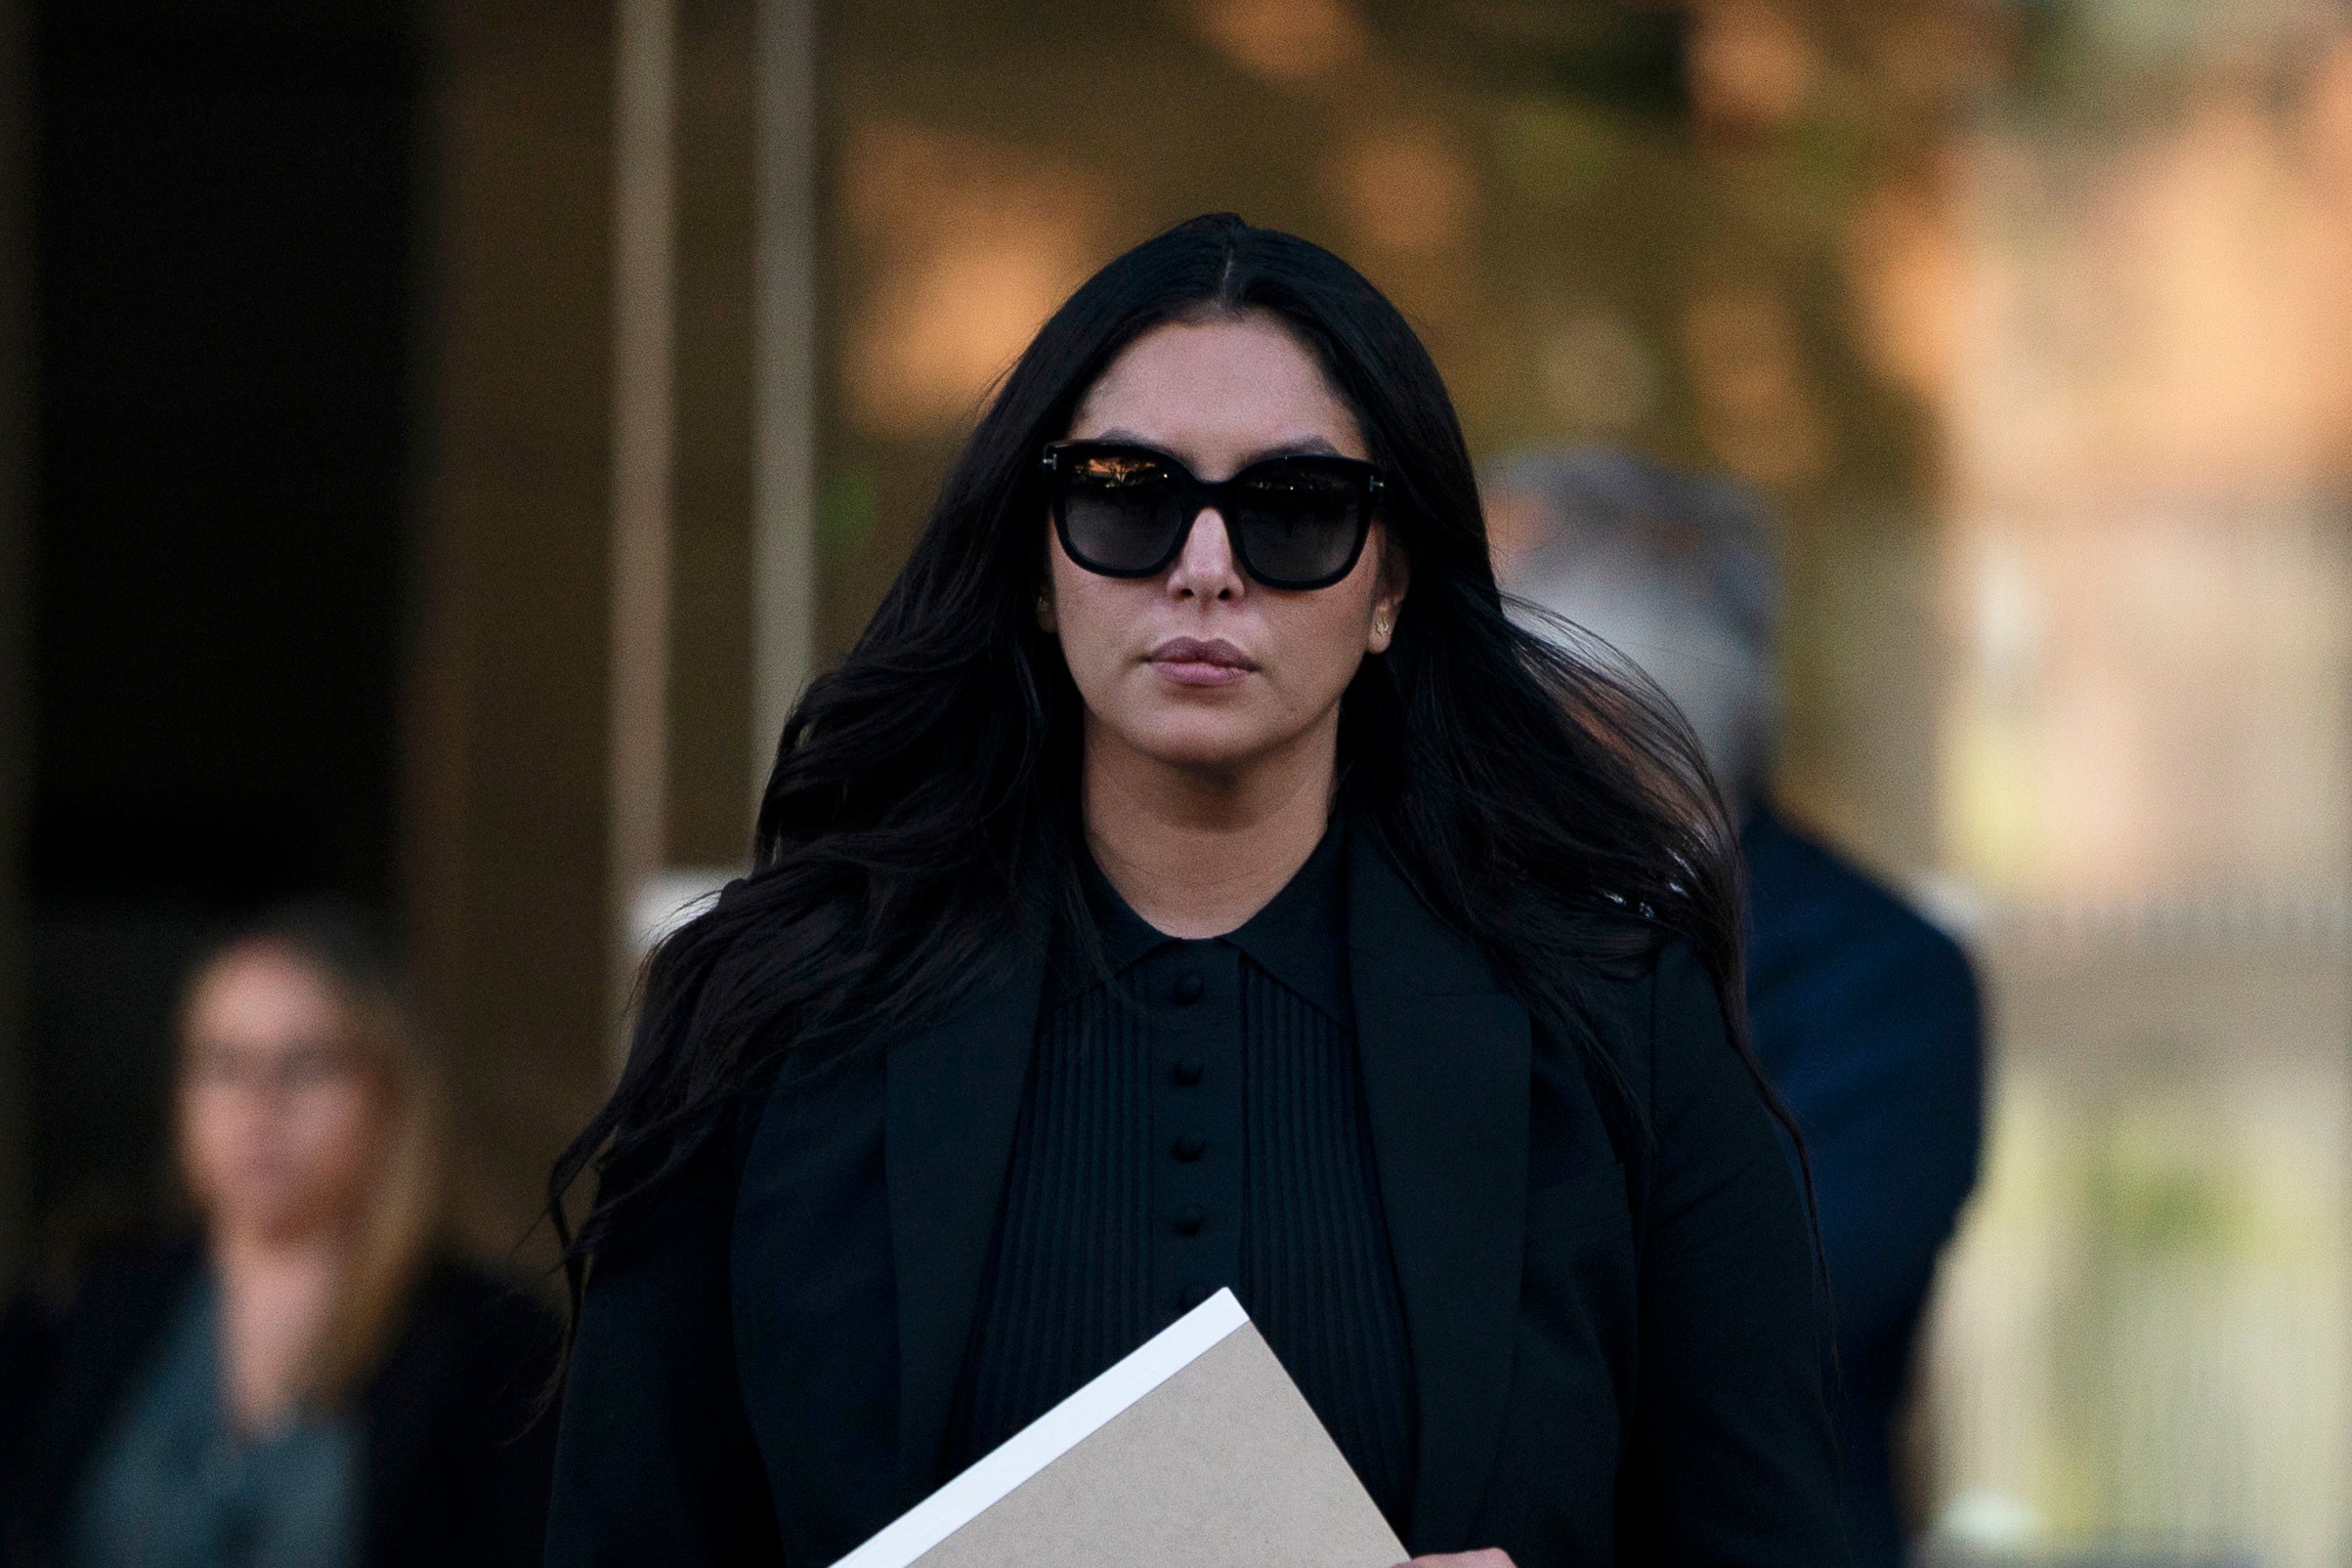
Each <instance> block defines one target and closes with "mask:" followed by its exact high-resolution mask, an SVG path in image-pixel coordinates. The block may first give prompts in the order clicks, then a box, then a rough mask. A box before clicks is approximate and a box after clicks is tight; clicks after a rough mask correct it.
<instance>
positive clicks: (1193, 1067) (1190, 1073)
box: [1168, 1056, 1209, 1088]
mask: <svg viewBox="0 0 2352 1568" xmlns="http://www.w3.org/2000/svg"><path fill="white" fill-rule="evenodd" d="M1208 1071H1209V1064H1208V1063H1207V1062H1204V1061H1202V1060H1201V1059H1200V1058H1199V1057H1197V1056H1187V1057H1185V1058H1184V1059H1183V1060H1182V1061H1180V1062H1178V1063H1176V1067H1175V1068H1174V1070H1172V1071H1171V1072H1170V1073H1169V1075H1168V1076H1169V1077H1171V1078H1173V1079H1175V1080H1176V1081H1177V1082H1178V1083H1180V1084H1182V1085H1183V1086H1184V1087H1185V1088H1190V1087H1192V1085H1193V1084H1195V1083H1198V1082H1199V1081H1201V1075H1202V1074H1203V1073H1206V1072H1208Z"/></svg>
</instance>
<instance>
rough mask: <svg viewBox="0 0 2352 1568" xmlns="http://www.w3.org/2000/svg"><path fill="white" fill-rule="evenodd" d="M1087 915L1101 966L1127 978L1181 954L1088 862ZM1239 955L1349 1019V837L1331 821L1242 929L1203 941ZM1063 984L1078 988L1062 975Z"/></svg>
mask: <svg viewBox="0 0 2352 1568" xmlns="http://www.w3.org/2000/svg"><path fill="white" fill-rule="evenodd" d="M1081 874H1082V877H1083V879H1084V882H1085V887H1086V898H1087V908H1088V909H1089V911H1091V913H1092V914H1093V917H1094V929H1095V931H1096V933H1097V934H1098V935H1099V936H1100V938H1101V940H1102V956H1103V960H1104V961H1105V962H1106V963H1107V964H1108V965H1109V967H1110V971H1111V973H1112V974H1114V975H1117V974H1124V973H1125V972H1126V971H1127V970H1128V969H1130V968H1132V967H1133V965H1135V964H1137V963H1139V962H1141V961H1142V960H1143V959H1145V958H1147V957H1149V956H1150V955H1151V954H1154V953H1156V952H1158V951H1159V950H1160V949H1162V948H1166V947H1175V946H1180V945H1181V944H1182V941H1183V939H1182V938H1179V937H1172V936H1170V935H1169V934H1168V933H1167V932H1165V931H1162V930H1160V929H1159V928H1158V927H1156V926H1154V925H1153V924H1152V923H1151V922H1150V921H1148V920H1146V919H1144V918H1143V916H1141V915H1140V914H1137V913H1136V912H1135V911H1134V910H1133V908H1132V907H1131V906H1130V905H1129V904H1128V902H1127V900H1126V899H1124V898H1122V897H1121V896H1120V894H1119V890H1118V889H1117V888H1115V887H1113V886H1112V885H1111V881H1110V878H1109V877H1107V876H1105V875H1103V874H1102V870H1101V869H1100V868H1099V867H1097V866H1096V865H1095V864H1094V858H1093V857H1092V856H1091V855H1089V856H1087V857H1086V858H1085V860H1084V861H1083V863H1082V865H1081ZM1207 940H1209V941H1214V942H1222V943H1225V944H1226V945H1228V946H1230V947H1233V948H1236V949H1238V950H1240V951H1241V953H1243V954H1245V955H1247V956H1248V957H1249V959H1250V961H1251V962H1253V963H1255V964H1257V965H1258V967H1260V968H1261V969H1263V970H1264V971H1265V972H1266V973H1267V974H1269V975H1271V976H1273V978H1274V979H1275V980H1277V981H1279V982H1280V983H1281V984H1282V985H1284V986H1285V987H1287V988H1289V989H1290V990H1292V991H1294V992H1297V993H1298V994H1299V995H1300V996H1303V997H1304V998H1305V999H1306V1000H1307V1001H1308V1002H1310V1003H1312V1004H1313V1005H1314V1006H1316V1007H1317V1008H1320V1009H1321V1010H1322V1011H1323V1012H1325V1013H1327V1014H1328V1015H1330V1016H1331V1017H1332V1018H1333V1019H1334V1020H1337V1021H1338V1022H1341V1023H1346V1022H1347V1021H1348V1020H1349V1018H1350V1017H1351V1016H1352V1013H1353V1010H1354V1009H1353V1006H1352V1002H1351V998H1350V997H1349V995H1348V987H1347V825H1346V823H1345V822H1344V821H1343V820H1342V819H1341V818H1339V817H1334V818H1333V819H1332V821H1331V825H1330V826H1328V827H1326V828H1325V829H1324V830H1323V837H1322V839H1321V841H1320V842H1318V843H1317V844H1316V845H1315V847H1314V852H1313V853H1312V854H1310V855H1308V856H1307V857H1306V863H1305V864H1304V866H1301V867H1300V868H1299V869H1298V871H1297V872H1296V873H1295V874H1293V875H1292V877H1291V879H1290V880H1289V881H1288V882H1285V883H1284V884H1283V886H1282V891H1281V892H1279V893H1276V894H1275V895H1274V896H1273V898H1272V899H1271V900H1269V901H1268V902H1267V903H1266V906H1265V908H1263V909H1262V910H1260V911H1258V912H1257V913H1256V914H1253V915H1251V916H1250V917H1249V919H1247V920H1245V921H1244V922H1242V924H1241V926H1240V927H1239V928H1238V929H1236V930H1233V931H1229V932H1227V933H1226V934H1225V935H1223V936H1221V937H1212V938H1209V939H1207ZM1065 974H1066V976H1067V979H1069V980H1074V981H1080V983H1081V984H1082V985H1083V980H1082V979H1081V977H1080V976H1079V975H1077V974H1075V973H1070V972H1068V971H1065Z"/></svg>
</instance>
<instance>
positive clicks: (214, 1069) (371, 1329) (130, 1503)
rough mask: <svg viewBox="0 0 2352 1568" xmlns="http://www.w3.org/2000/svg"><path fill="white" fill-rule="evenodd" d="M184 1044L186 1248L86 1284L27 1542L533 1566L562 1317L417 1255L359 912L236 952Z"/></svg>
mask: <svg viewBox="0 0 2352 1568" xmlns="http://www.w3.org/2000/svg"><path fill="white" fill-rule="evenodd" d="M179 1036H180V1041H179V1043H180V1058H179V1078H178V1084H177V1090H176V1095H175V1099H176V1118H177V1123H178V1135H179V1136H178V1143H179V1166H180V1172H181V1175H182V1177H183V1178H184V1181H185V1185H186V1188H187V1193H188V1197H189V1198H190V1200H191V1201H192V1207H193V1208H194V1211H195V1213H196V1215H197V1216H198V1218H199V1220H200V1233H201V1234H200V1239H199V1240H197V1241H195V1242H193V1243H190V1244H184V1245H181V1246H176V1247H168V1248H163V1249H157V1250H139V1251H134V1252H126V1253H124V1254H122V1255H118V1256H116V1257H114V1258H112V1259H110V1260H108V1261H107V1263H106V1264H105V1265H103V1266H101V1267H100V1268H98V1269H97V1270H95V1271H94V1272H93V1273H92V1275H91V1277H90V1278H89V1279H88V1280H87V1281H86V1282H85V1283H84V1285H83V1288H82V1289H81V1291H80V1292H79V1293H78V1296H77V1298H76V1299H75V1301H74V1303H73V1305H72V1308H71V1310H70V1311H69V1312H68V1313H67V1314H66V1316H65V1318H64V1322H63V1323H62V1325H61V1327H60V1332H59V1334H58V1335H57V1339H56V1344H55V1348H54V1351H53V1353H52V1355H51V1357H50V1358H49V1359H50V1362H51V1365H50V1367H49V1369H48V1376H47V1377H46V1378H45V1379H44V1380H45V1382H46V1383H47V1385H48V1386H47V1389H46V1392H45V1397H44V1398H43V1400H42V1404H43V1406H44V1409H43V1410H42V1411H41V1414H40V1418H39V1434H38V1437H37V1439H36V1441H35V1444H34V1452H35V1456H36V1457H35V1460H34V1464H33V1469H32V1472H31V1478H30V1481H29V1484H28V1485H27V1486H26V1487H25V1489H24V1491H25V1497H24V1499H23V1502H24V1504H26V1508H25V1513H24V1516H23V1517H22V1518H21V1520H20V1521H19V1532H18V1544H19V1545H20V1546H21V1547H22V1548H24V1550H25V1552H26V1554H27V1555H28V1556H30V1557H32V1558H33V1559H34V1560H36V1561H45V1562H54V1563H58V1564H62V1565H70V1568H112V1565H117V1564H120V1565H130V1564H141V1565H146V1564H172V1565H190V1568H192V1565H198V1564H208V1563H219V1564H223V1565H228V1564H242V1563H253V1564H288V1565H293V1564H301V1565H304V1568H337V1565H350V1568H377V1565H388V1564H408V1563H414V1564H426V1563H432V1564H442V1563H452V1562H454V1563H480V1564H514V1565H517V1568H521V1565H523V1564H527V1563H532V1562H535V1561H536V1560H537V1558H538V1555H539V1548H540V1530H541V1524H542V1519H543V1512H544V1508H545V1503H546V1495H547V1473H548V1467H549V1464H550V1462H551V1459H552V1450H553V1442H552V1432H551V1429H550V1428H551V1426H552V1422H548V1421H541V1422H539V1423H538V1427H539V1430H538V1431H536V1432H533V1431H532V1430H530V1428H531V1427H532V1424H533V1420H532V1418H533V1417H534V1415H535V1402H536V1399H537V1396H538V1394H539V1391H540V1388H541V1386H542V1385H543V1383H544V1379H545V1377H546V1376H547V1373H548V1370H549V1367H550V1363H551V1361H552V1357H553V1353H554V1351H555V1348H556V1344H555V1332H554V1326H553V1324H552V1322H551V1321H550V1320H549V1318H548V1315H547V1314H546V1313H545V1312H544V1311H543V1310H542V1309H541V1308H539V1307H537V1306H536V1305H535V1304H532V1303H530V1302H528V1301H527V1300H525V1299H523V1298H521V1297H518V1296H515V1295H513V1294H512V1293H509V1292H507V1291H506V1290H504V1289H503V1288H501V1287H500V1286H499V1285H497V1284H496V1283H495V1282H493V1281H492V1280H490V1279H488V1278H486V1277H485V1276H483V1275H480V1274H478V1273H476V1272H474V1271H472V1270H470V1269H466V1268H463V1267H460V1266H458V1265H457V1264H455V1263H453V1262H451V1261H449V1259H447V1258H446V1257H444V1256H442V1255H441V1254H440V1253H439V1252H438V1250H436V1247H435V1243H436V1241H437V1238H438V1219H439V1213H440V1205H439V1185H440V1175H441V1168H440V1167H441V1146H440V1125H439V1116H438V1095H437V1092H436V1085H435V1083H434V1081H433V1076H432V1074H431V1072H430V1071H429V1070H428V1068H427V1065H426V1063H425V1061H424V1059H423V1057H422V1056H421V1055H420V1054H419V1052H418V1050H417V1048H416V1045H415V1043H414V1041H413V1039H412V1038H411V1037H410V1035H409V1033H408V1031H407V1029H406V1026H405V1024H404V1021H403V1018H402V1014H401V1010H400V1007H399V1004H398V1002H397V1000H396V997H395V996H394V992H393V989H392V986H391V984H390V982H389V979H388V976H387V974H386V972H385V970H384V968H383V966H382V965H381V964H380V963H379V962H378V961H377V960H376V959H375V958H374V956H373V955H372V950H371V948H370V946H369V945H368V944H367V942H366V941H365V939H364V936H363V928H362V927H361V926H360V925H359V924H358V922H356V921H355V920H354V919H353V918H352V917H350V916H349V915H347V914H344V913H342V912H339V911H335V910H332V909H328V908H323V907H319V908H310V909H304V910H297V911H287V912H285V913H284V914H282V915H280V916H278V917H276V918H273V919H271V920H269V921H267V922H265V923H263V924H261V925H259V926H257V927H255V928H254V929H252V930H250V931H247V932H246V933H244V934H242V935H241V936H239V937H237V938H235V940H233V941H231V942H229V943H227V944H226V945H225V946H223V947H222V948H220V949H219V950H218V951H217V952H215V953H214V954H211V955H210V956H208V957H207V958H205V959H204V960H203V961H202V962H201V963H199V964H198V965H197V967H196V968H195V970H194V972H193V975H192V978H191V980H190V981H189V984H188V987H187V991H186V995H185V999H184V1001H183V1004H182V1008H181V1012H180V1020H179Z"/></svg>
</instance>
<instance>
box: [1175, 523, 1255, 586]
mask: <svg viewBox="0 0 2352 1568" xmlns="http://www.w3.org/2000/svg"><path fill="white" fill-rule="evenodd" d="M1168 591H1169V593H1170V594H1172V595H1173V596H1175V597H1176V598H1178V599H1234V598H1238V597H1240V595H1241V592H1242V576H1241V566H1240V563H1239V562H1237V561H1235V560H1234V559H1233V541H1232V540H1231V539H1230V538H1229V537H1227V536H1226V533H1225V520H1224V519H1223V518H1222V517H1219V515H1218V512H1217V509H1216V508H1215V507H1210V508H1207V509H1206V510H1204V511H1203V512H1202V513H1201V515H1200V516H1198V517H1196V518H1194V519H1193V520H1192V530H1191V531H1190V532H1188V533H1186V534H1185V535H1184V548H1183V550H1182V551H1181V552H1179V553H1178V554H1177V556H1176V566H1175V568H1174V569H1173V570H1171V571H1170V572H1169V573H1168Z"/></svg>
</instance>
